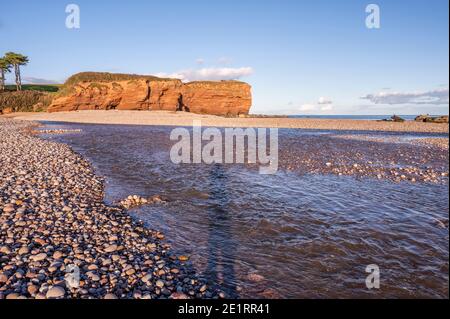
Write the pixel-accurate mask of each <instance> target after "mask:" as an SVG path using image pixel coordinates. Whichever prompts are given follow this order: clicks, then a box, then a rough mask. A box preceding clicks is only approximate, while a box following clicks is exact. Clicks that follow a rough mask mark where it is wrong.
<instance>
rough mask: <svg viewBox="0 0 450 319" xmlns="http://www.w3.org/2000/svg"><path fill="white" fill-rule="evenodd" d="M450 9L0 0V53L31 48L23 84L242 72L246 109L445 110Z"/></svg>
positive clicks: (267, 0) (249, 1)
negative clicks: (86, 76)
mask: <svg viewBox="0 0 450 319" xmlns="http://www.w3.org/2000/svg"><path fill="white" fill-rule="evenodd" d="M70 3H75V4H77V5H78V6H79V7H80V11H81V17H80V18H81V20H80V24H81V25H80V26H81V27H80V29H67V28H66V26H65V20H66V17H67V13H66V12H65V8H66V5H68V4H70ZM370 3H376V4H378V5H379V7H380V9H381V28H380V29H368V28H367V27H366V25H365V19H366V16H367V13H366V12H365V8H366V6H367V5H368V4H370ZM448 6H449V2H448V0H428V1H427V0H409V1H400V0H386V1H384V0H383V1H377V0H371V1H360V0H346V1H345V0H343V1H335V0H315V1H312V0H310V1H306V0H304V1H300V0H292V1H287V0H285V1H283V0H278V1H275V0H273V1H272V0H245V1H242V0H239V1H238V0H236V1H233V0H229V1H206V0H205V1H203V0H190V1H186V0H185V1H177V0H172V1H143V0H142V1H139V0H134V1H133V0H129V1H119V0H110V1H107V0H95V1H84V0H82V1H78V0H73V1H71V2H70V1H59V0H40V1H7V0H0V37H1V41H0V54H3V53H5V52H7V51H16V52H20V53H23V54H26V55H28V56H29V57H30V64H29V65H28V66H26V67H24V68H23V71H22V73H23V74H22V75H23V77H24V79H26V80H28V81H30V82H36V81H37V82H44V80H50V81H57V82H62V81H64V80H65V79H66V78H67V77H68V76H70V75H71V74H73V73H76V72H80V71H108V72H123V73H139V74H160V75H173V76H180V77H183V79H185V80H195V79H204V78H211V79H219V78H224V79H228V78H239V79H241V80H243V81H246V82H249V83H250V84H251V85H252V86H253V96H254V102H253V108H252V112H253V113H277V114H393V113H397V114H417V113H431V114H443V113H445V114H448V85H449V42H448V41H449V40H448V37H449V34H448V27H449V18H448V12H449V8H448ZM9 78H10V79H12V78H11V77H9ZM40 79H41V80H40Z"/></svg>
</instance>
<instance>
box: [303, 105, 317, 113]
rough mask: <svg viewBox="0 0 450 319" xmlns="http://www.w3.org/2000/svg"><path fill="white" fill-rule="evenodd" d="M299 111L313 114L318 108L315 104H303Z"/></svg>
mask: <svg viewBox="0 0 450 319" xmlns="http://www.w3.org/2000/svg"><path fill="white" fill-rule="evenodd" d="M298 110H299V111H300V112H311V111H315V110H317V106H316V105H314V104H303V105H302V106H300V107H299V109H298Z"/></svg>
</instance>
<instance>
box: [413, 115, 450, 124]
mask: <svg viewBox="0 0 450 319" xmlns="http://www.w3.org/2000/svg"><path fill="white" fill-rule="evenodd" d="M414 120H415V121H416V122H425V123H447V124H448V115H444V116H438V117H433V116H430V115H428V114H427V115H419V116H417V117H416V118H415V119H414Z"/></svg>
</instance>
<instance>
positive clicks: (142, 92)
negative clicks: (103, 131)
mask: <svg viewBox="0 0 450 319" xmlns="http://www.w3.org/2000/svg"><path fill="white" fill-rule="evenodd" d="M251 104H252V97H251V87H250V85H248V84H246V83H243V82H236V81H222V82H191V83H186V84H184V83H182V82H181V81H180V80H176V79H158V80H152V79H145V78H142V79H132V80H119V81H98V80H96V81H81V82H79V83H76V84H73V85H71V86H70V87H69V88H68V89H67V90H66V92H65V93H64V95H62V96H59V97H57V98H55V99H54V100H53V102H52V104H51V105H50V106H49V108H48V112H60V111H75V110H111V109H117V110H166V111H188V112H193V113H200V114H214V115H240V114H248V112H249V110H250V107H251Z"/></svg>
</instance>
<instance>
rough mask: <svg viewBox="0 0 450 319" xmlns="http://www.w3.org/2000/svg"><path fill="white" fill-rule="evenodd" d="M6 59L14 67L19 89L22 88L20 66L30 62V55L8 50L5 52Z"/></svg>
mask: <svg viewBox="0 0 450 319" xmlns="http://www.w3.org/2000/svg"><path fill="white" fill-rule="evenodd" d="M5 59H6V61H7V62H9V64H11V65H12V66H13V67H14V73H15V75H16V87H17V91H20V90H22V77H21V76H20V67H21V66H22V65H27V64H28V57H27V56H25V55H22V54H19V53H14V52H8V53H6V54H5Z"/></svg>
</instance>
